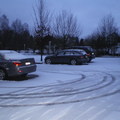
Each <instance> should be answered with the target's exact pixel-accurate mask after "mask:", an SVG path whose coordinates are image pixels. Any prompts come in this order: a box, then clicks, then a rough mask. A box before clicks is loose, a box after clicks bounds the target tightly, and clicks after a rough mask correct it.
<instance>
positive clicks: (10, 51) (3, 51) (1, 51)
mask: <svg viewBox="0 0 120 120" xmlns="http://www.w3.org/2000/svg"><path fill="white" fill-rule="evenodd" d="M0 53H17V52H16V51H14V50H0Z"/></svg>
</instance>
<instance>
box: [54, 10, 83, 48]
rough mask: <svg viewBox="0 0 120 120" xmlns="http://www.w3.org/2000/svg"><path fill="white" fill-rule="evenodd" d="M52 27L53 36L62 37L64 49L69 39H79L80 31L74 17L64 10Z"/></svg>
mask: <svg viewBox="0 0 120 120" xmlns="http://www.w3.org/2000/svg"><path fill="white" fill-rule="evenodd" d="M53 26H54V27H53V29H54V33H55V35H56V36H61V37H63V39H64V43H63V44H64V48H65V47H66V46H67V44H69V42H70V38H73V37H79V36H80V35H81V31H82V30H81V27H80V26H79V25H78V23H77V19H76V17H75V16H74V15H73V14H72V13H68V12H66V11H64V10H63V11H62V12H61V13H60V14H59V15H58V16H57V17H56V18H55V23H54V25H53Z"/></svg>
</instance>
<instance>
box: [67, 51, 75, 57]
mask: <svg viewBox="0 0 120 120" xmlns="http://www.w3.org/2000/svg"><path fill="white" fill-rule="evenodd" d="M65 55H69V56H70V55H74V54H73V52H70V51H66V52H65Z"/></svg>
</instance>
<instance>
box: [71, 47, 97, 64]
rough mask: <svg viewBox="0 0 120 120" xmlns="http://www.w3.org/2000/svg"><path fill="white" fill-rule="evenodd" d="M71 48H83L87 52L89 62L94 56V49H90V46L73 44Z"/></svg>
mask: <svg viewBox="0 0 120 120" xmlns="http://www.w3.org/2000/svg"><path fill="white" fill-rule="evenodd" d="M71 48H72V49H82V50H84V51H85V52H86V53H87V56H88V57H89V61H88V62H91V60H92V59H94V58H95V51H94V50H93V49H92V47H91V46H73V47H71ZM71 48H70V49H71Z"/></svg>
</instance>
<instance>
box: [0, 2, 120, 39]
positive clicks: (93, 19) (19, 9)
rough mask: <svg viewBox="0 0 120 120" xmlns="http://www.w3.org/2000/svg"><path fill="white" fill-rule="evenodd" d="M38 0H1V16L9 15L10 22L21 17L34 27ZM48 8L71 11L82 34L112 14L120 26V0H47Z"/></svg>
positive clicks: (91, 29)
mask: <svg viewBox="0 0 120 120" xmlns="http://www.w3.org/2000/svg"><path fill="white" fill-rule="evenodd" d="M35 1H37V0H0V16H1V15H2V14H5V15H7V17H8V18H9V20H10V22H11V21H14V20H15V19H17V18H18V19H20V20H21V21H22V22H23V23H24V22H26V23H28V24H29V26H30V27H31V28H32V26H33V25H34V13H33V7H34V6H35ZM46 4H47V6H48V9H49V10H50V11H51V12H52V13H54V14H57V13H59V12H60V11H62V10H67V11H68V12H69V11H70V12H71V13H72V14H74V16H76V17H77V21H78V22H79V23H80V25H81V26H82V31H83V32H82V36H83V37H84V36H87V35H89V34H91V33H92V32H93V31H94V30H96V28H97V27H98V24H99V23H100V21H101V19H102V18H103V17H104V16H106V15H108V14H111V15H112V16H113V17H114V19H115V22H116V24H117V26H118V27H119V28H120V0H46Z"/></svg>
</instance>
